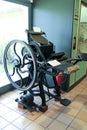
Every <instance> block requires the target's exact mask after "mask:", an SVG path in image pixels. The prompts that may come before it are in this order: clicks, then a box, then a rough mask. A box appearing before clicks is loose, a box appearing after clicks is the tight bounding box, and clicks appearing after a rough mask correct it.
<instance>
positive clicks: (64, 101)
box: [60, 99, 71, 106]
mask: <svg viewBox="0 0 87 130" xmlns="http://www.w3.org/2000/svg"><path fill="white" fill-rule="evenodd" d="M60 103H61V104H62V105H64V106H68V105H69V104H70V103H71V101H70V100H69V99H61V100H60Z"/></svg>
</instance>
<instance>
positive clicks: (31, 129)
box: [25, 122, 45, 130]
mask: <svg viewBox="0 0 87 130" xmlns="http://www.w3.org/2000/svg"><path fill="white" fill-rule="evenodd" d="M25 130H45V128H43V127H42V126H40V125H39V124H37V123H35V122H33V123H32V124H30V125H29V126H28V127H26V128H25Z"/></svg>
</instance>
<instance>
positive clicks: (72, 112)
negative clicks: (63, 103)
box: [63, 107, 79, 117]
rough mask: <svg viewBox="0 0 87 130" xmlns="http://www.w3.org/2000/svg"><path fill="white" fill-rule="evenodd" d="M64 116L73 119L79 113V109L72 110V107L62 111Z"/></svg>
mask: <svg viewBox="0 0 87 130" xmlns="http://www.w3.org/2000/svg"><path fill="white" fill-rule="evenodd" d="M63 112H64V113H65V114H68V115H70V116H73V117H75V116H76V115H77V114H78V112H79V109H74V108H72V107H67V108H66V109H65V110H64V111H63Z"/></svg>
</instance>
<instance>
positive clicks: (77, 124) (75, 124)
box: [70, 119, 87, 130]
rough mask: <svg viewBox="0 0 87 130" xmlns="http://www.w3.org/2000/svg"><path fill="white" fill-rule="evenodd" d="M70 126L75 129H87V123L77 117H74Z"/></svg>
mask: <svg viewBox="0 0 87 130" xmlns="http://www.w3.org/2000/svg"><path fill="white" fill-rule="evenodd" d="M70 126H71V127H72V128H75V129H76V130H87V123H86V122H84V121H81V120H79V119H75V120H74V121H73V122H72V123H71V125H70Z"/></svg>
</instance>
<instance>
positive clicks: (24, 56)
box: [4, 30, 82, 112]
mask: <svg viewBox="0 0 87 130" xmlns="http://www.w3.org/2000/svg"><path fill="white" fill-rule="evenodd" d="M26 32H27V36H28V44H27V43H26V42H24V41H21V40H12V41H11V42H9V44H8V45H7V46H6V48H5V51H4V69H5V72H6V75H7V77H8V79H9V80H10V82H11V83H12V85H13V86H14V87H15V88H17V89H19V90H20V91H22V92H21V93H22V95H21V96H20V98H19V99H16V101H17V102H18V104H21V105H22V106H23V107H25V108H27V109H31V110H35V109H36V108H39V110H40V111H42V112H45V111H46V110H47V109H48V106H47V104H46V102H47V101H48V100H50V99H52V98H54V99H55V100H58V101H60V103H61V104H63V105H65V106H67V105H69V104H70V102H71V101H70V100H68V99H61V89H62V88H61V84H62V78H63V74H64V73H72V72H73V71H76V70H78V69H79V68H78V66H74V67H73V65H74V64H76V63H77V62H78V61H81V60H82V58H81V56H80V55H79V57H78V58H76V59H67V57H66V56H65V53H64V52H61V53H55V51H54V50H53V44H52V43H51V42H49V41H48V40H47V38H46V37H45V33H43V32H33V31H28V30H26ZM71 61H72V62H71ZM70 67H71V68H70ZM36 96H39V97H40V100H41V102H40V104H37V103H36V102H35V97H36Z"/></svg>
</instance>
